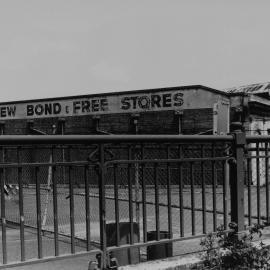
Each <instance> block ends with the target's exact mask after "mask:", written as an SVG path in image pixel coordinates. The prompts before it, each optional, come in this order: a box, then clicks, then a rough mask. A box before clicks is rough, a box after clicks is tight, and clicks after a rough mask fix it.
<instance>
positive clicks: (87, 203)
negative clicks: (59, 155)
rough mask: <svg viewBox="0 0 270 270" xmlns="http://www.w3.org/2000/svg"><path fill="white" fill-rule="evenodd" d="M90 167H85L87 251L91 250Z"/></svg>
mask: <svg viewBox="0 0 270 270" xmlns="http://www.w3.org/2000/svg"><path fill="white" fill-rule="evenodd" d="M88 174H89V167H88V166H87V165H86V166H85V167H84V179H85V185H84V186H85V212H86V213H85V217H86V250H87V251H89V250H90V247H91V245H90V243H91V242H90V241H91V235H90V198H89V177H88Z"/></svg>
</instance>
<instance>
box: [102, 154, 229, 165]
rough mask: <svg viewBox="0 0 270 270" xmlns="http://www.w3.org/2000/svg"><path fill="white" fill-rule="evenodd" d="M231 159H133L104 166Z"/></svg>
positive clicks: (121, 160)
mask: <svg viewBox="0 0 270 270" xmlns="http://www.w3.org/2000/svg"><path fill="white" fill-rule="evenodd" d="M230 159H233V157H230V156H226V157H214V158H211V157H209V158H175V159H138V160H136V159H133V160H126V159H118V160H110V161H107V162H106V165H107V166H109V165H110V164H119V163H121V164H130V163H136V164H138V163H179V162H181V163H184V162H199V161H201V162H202V161H211V160H213V161H224V160H230Z"/></svg>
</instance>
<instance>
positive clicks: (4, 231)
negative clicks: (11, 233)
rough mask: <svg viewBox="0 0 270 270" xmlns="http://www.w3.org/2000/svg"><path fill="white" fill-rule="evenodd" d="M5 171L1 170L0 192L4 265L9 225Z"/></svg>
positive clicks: (4, 262)
mask: <svg viewBox="0 0 270 270" xmlns="http://www.w3.org/2000/svg"><path fill="white" fill-rule="evenodd" d="M3 176H4V175H3V169H2V168H0V191H1V226H2V254H3V264H6V263H7V223H6V205H5V203H6V202H5V189H4V184H5V183H4V177H3Z"/></svg>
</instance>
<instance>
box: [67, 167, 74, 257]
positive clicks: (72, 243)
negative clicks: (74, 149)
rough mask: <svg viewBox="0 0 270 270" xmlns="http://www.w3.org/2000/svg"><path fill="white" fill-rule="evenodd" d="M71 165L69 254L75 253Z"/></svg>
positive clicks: (69, 173)
mask: <svg viewBox="0 0 270 270" xmlns="http://www.w3.org/2000/svg"><path fill="white" fill-rule="evenodd" d="M71 170H72V167H71V165H69V166H68V180H69V196H70V197H69V214H70V236H71V253H72V254H73V253H75V225H74V223H75V218H74V185H73V177H71Z"/></svg>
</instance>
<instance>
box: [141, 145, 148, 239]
mask: <svg viewBox="0 0 270 270" xmlns="http://www.w3.org/2000/svg"><path fill="white" fill-rule="evenodd" d="M141 149H142V159H144V146H143V145H142V146H141ZM141 169H142V207H143V241H144V242H146V241H147V210H146V205H147V204H146V189H145V180H146V177H145V164H144V163H143V164H142V166H141Z"/></svg>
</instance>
